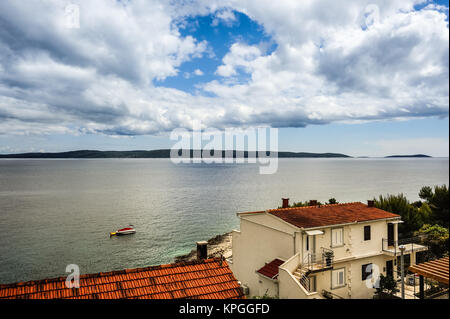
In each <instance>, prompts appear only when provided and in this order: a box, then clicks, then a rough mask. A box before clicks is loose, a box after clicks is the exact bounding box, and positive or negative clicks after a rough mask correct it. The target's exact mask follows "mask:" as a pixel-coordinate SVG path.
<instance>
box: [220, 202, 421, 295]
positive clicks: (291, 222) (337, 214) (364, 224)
mask: <svg viewBox="0 0 450 319" xmlns="http://www.w3.org/2000/svg"><path fill="white" fill-rule="evenodd" d="M286 206H288V203H287V200H286V199H284V200H283V207H286ZM238 216H239V217H240V230H239V231H238V230H235V231H233V253H232V257H230V258H229V260H228V262H229V264H230V267H231V269H232V271H233V273H234V274H235V276H236V278H237V279H238V280H239V281H240V282H241V285H243V286H244V287H247V288H248V289H245V290H247V291H248V295H249V296H264V295H266V296H276V297H279V298H313V299H321V298H324V297H325V296H330V295H331V296H333V297H334V298H371V297H372V296H373V293H374V291H375V289H374V288H373V284H374V282H375V278H378V276H377V273H382V274H384V275H391V276H394V277H395V278H397V272H396V271H395V270H394V269H396V264H397V257H398V256H399V255H400V249H399V245H398V240H397V238H398V231H397V229H398V224H399V223H401V220H400V216H399V215H396V214H392V213H389V212H386V211H384V210H381V209H378V208H376V207H374V205H373V201H368V205H365V204H363V203H359V202H357V203H346V204H331V205H317V202H316V201H311V203H310V206H307V207H295V208H288V207H286V208H280V209H272V210H266V211H258V212H247V213H238ZM405 248H406V250H405V251H404V254H405V255H406V256H408V257H409V258H408V260H409V264H414V263H415V258H416V256H415V254H416V252H419V251H423V250H426V247H424V246H420V245H417V244H407V245H405Z"/></svg>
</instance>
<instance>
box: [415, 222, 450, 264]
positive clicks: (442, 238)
mask: <svg viewBox="0 0 450 319" xmlns="http://www.w3.org/2000/svg"><path fill="white" fill-rule="evenodd" d="M416 235H422V236H424V237H425V239H424V240H423V242H424V244H425V245H427V246H428V249H429V253H431V254H432V255H433V256H432V257H434V258H441V257H443V256H446V255H447V256H448V251H449V232H448V228H445V227H442V226H440V225H428V224H426V225H423V226H422V228H420V229H419V231H417V232H416Z"/></svg>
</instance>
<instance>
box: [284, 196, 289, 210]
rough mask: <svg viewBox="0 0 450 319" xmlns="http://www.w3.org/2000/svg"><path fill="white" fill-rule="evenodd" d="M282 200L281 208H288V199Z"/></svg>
mask: <svg viewBox="0 0 450 319" xmlns="http://www.w3.org/2000/svg"><path fill="white" fill-rule="evenodd" d="M282 200H283V206H282V207H283V208H288V207H289V198H282Z"/></svg>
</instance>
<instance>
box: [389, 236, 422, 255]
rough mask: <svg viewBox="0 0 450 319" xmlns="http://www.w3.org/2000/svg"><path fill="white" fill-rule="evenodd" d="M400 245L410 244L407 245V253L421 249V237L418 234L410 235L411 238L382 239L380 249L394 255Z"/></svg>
mask: <svg viewBox="0 0 450 319" xmlns="http://www.w3.org/2000/svg"><path fill="white" fill-rule="evenodd" d="M402 245H411V246H409V247H408V253H410V252H415V251H417V250H419V248H420V249H422V248H423V246H424V244H423V238H422V237H420V236H416V237H411V238H402V239H399V240H393V239H390V238H389V239H388V238H383V239H382V248H381V249H382V251H386V252H389V253H393V254H394V255H395V256H396V255H397V254H399V253H400V249H399V246H402Z"/></svg>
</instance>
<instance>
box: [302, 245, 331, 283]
mask: <svg viewBox="0 0 450 319" xmlns="http://www.w3.org/2000/svg"><path fill="white" fill-rule="evenodd" d="M333 261H334V253H333V251H332V250H331V249H328V248H324V247H322V248H321V252H320V253H319V254H318V253H311V252H308V253H307V254H306V255H305V256H303V260H302V263H301V264H300V267H299V268H298V269H297V270H296V271H297V272H298V273H299V274H300V279H299V281H300V284H301V285H302V286H303V288H305V289H306V291H308V292H311V289H312V287H311V280H310V278H309V277H308V275H309V274H310V273H311V272H312V271H315V270H325V269H329V268H330V267H332V266H333Z"/></svg>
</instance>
